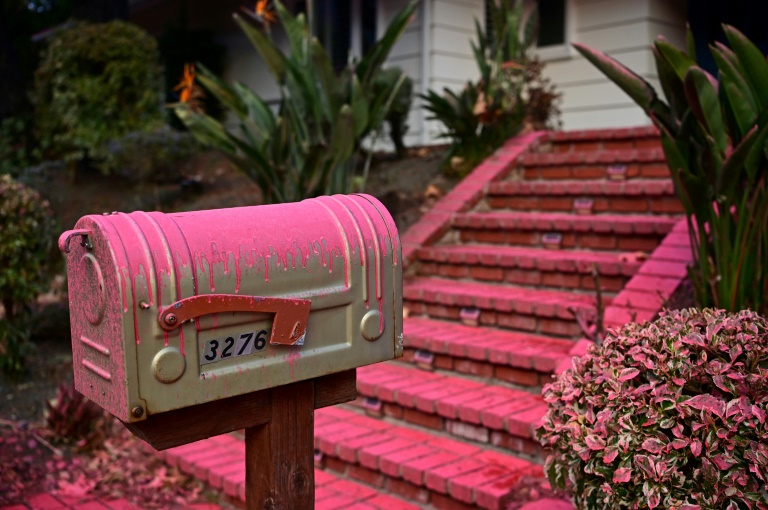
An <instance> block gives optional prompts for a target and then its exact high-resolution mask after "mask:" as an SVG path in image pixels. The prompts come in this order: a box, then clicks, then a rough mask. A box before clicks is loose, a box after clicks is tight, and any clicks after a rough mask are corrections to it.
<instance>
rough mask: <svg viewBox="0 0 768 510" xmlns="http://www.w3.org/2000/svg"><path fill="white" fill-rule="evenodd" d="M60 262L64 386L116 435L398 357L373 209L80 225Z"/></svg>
mask: <svg viewBox="0 0 768 510" xmlns="http://www.w3.org/2000/svg"><path fill="white" fill-rule="evenodd" d="M59 247H60V249H61V250H62V251H63V252H65V253H66V254H67V272H68V279H69V296H70V313H71V317H72V351H73V364H74V372H75V387H76V388H77V390H78V391H80V392H81V393H83V394H84V395H85V396H86V397H88V398H89V399H91V400H93V401H94V402H96V403H97V404H99V405H101V406H102V407H103V408H104V409H106V410H108V411H109V412H111V413H112V414H114V415H115V416H117V417H118V418H119V419H120V420H122V421H124V422H136V421H140V420H144V419H145V418H146V417H147V416H149V415H153V414H157V413H163V412H166V411H171V410H176V409H181V408H185V407H189V406H193V405H197V404H202V403H206V402H211V401H214V400H219V399H224V398H227V397H232V396H236V395H242V394H245V393H250V392H254V391H258V390H263V389H267V388H272V387H275V386H281V385H284V384H288V383H291V382H295V381H300V380H306V379H311V378H315V377H320V376H324V375H327V374H331V373H334V372H341V371H344V370H349V369H352V368H355V367H358V366H363V365H367V364H371V363H376V362H379V361H384V360H387V359H392V358H395V357H399V356H401V355H402V351H403V335H402V328H403V323H402V266H401V248H400V245H399V239H398V233H397V229H396V227H395V224H394V222H393V221H392V217H391V216H390V215H389V213H388V212H387V210H386V209H385V208H384V206H383V205H381V203H380V202H379V201H378V200H376V199H375V198H373V197H371V196H367V195H336V196H330V197H320V198H315V199H308V200H304V201H303V202H298V203H294V204H283V205H269V206H257V207H240V208H233V209H219V210H211V211H199V212H186V213H178V214H163V213H158V212H152V213H145V212H134V213H131V214H123V213H111V214H104V215H101V216H99V215H91V216H85V217H83V218H81V219H80V220H79V221H78V222H77V225H75V228H74V229H73V230H70V231H67V232H65V233H64V234H62V235H61V237H60V239H59Z"/></svg>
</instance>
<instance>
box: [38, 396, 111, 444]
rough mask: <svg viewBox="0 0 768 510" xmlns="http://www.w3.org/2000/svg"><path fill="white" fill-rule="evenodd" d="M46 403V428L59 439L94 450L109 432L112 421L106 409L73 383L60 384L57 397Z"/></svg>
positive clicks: (49, 433)
mask: <svg viewBox="0 0 768 510" xmlns="http://www.w3.org/2000/svg"><path fill="white" fill-rule="evenodd" d="M45 407H46V410H47V416H46V419H45V421H46V425H47V432H48V435H50V436H51V438H52V439H53V440H54V441H56V442H57V443H64V444H70V445H73V446H74V447H75V448H77V449H78V450H80V451H84V450H91V449H93V448H94V447H97V446H101V444H102V443H103V442H104V439H105V438H106V436H107V435H108V432H109V426H110V424H111V422H110V420H109V419H108V417H107V415H106V413H105V412H104V411H103V410H102V409H101V408H100V407H99V406H98V405H96V404H94V403H93V402H91V401H90V400H88V399H87V398H85V397H84V396H83V394H82V393H80V392H79V391H77V390H76V389H75V387H74V386H73V385H72V384H62V385H60V386H59V392H58V394H57V396H56V398H55V399H53V400H50V401H46V403H45Z"/></svg>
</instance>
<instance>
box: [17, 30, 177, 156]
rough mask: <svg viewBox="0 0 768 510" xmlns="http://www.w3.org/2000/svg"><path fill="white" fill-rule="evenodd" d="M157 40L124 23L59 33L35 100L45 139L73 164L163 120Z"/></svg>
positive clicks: (39, 74) (47, 53)
mask: <svg viewBox="0 0 768 510" xmlns="http://www.w3.org/2000/svg"><path fill="white" fill-rule="evenodd" d="M157 55H158V53H157V43H156V42H155V39H154V38H153V37H151V36H150V35H149V34H147V33H146V32H144V31H143V30H142V29H140V28H139V27H137V26H135V25H131V24H128V23H125V22H122V21H111V22H109V23H98V24H90V23H82V22H81V23H75V24H73V25H71V26H70V27H68V28H66V29H63V30H61V31H59V32H57V33H56V34H55V35H54V36H53V38H52V40H51V42H50V45H49V46H48V48H47V49H46V51H45V53H44V55H43V58H42V61H41V62H40V66H39V67H38V69H37V71H36V72H35V87H34V90H33V92H32V100H33V102H34V104H35V109H36V120H37V122H38V128H39V130H40V135H41V136H40V137H41V138H42V139H50V140H51V142H52V148H53V149H54V151H55V153H56V155H58V156H61V157H64V158H66V159H68V160H70V161H71V160H79V159H83V158H84V157H86V156H90V155H91V154H92V153H93V152H95V151H96V150H97V149H98V148H99V146H101V145H102V144H103V143H104V142H106V141H108V140H111V139H113V138H117V137H119V136H122V135H124V134H126V133H129V132H131V131H136V130H138V129H143V128H146V127H147V126H152V125H154V124H156V123H158V122H160V121H161V119H162V101H161V99H162V98H161V83H162V71H161V69H160V65H159V64H158V56H157Z"/></svg>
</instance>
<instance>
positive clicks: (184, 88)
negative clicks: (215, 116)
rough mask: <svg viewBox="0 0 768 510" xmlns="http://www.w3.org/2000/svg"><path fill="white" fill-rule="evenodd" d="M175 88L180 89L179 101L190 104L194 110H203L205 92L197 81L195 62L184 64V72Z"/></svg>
mask: <svg viewBox="0 0 768 510" xmlns="http://www.w3.org/2000/svg"><path fill="white" fill-rule="evenodd" d="M173 90H174V91H179V102H181V103H184V104H186V105H188V106H189V108H190V109H191V110H192V111H193V112H197V113H202V112H203V105H202V102H201V101H200V100H201V99H202V98H203V97H205V93H203V90H202V89H201V88H200V86H199V85H198V84H197V83H195V65H194V64H184V74H183V75H182V77H181V80H180V81H179V83H178V85H176V86H175V87H174V88H173Z"/></svg>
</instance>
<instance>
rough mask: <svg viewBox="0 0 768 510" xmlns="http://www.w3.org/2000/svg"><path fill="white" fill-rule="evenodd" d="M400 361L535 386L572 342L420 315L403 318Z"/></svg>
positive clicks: (548, 375) (543, 381)
mask: <svg viewBox="0 0 768 510" xmlns="http://www.w3.org/2000/svg"><path fill="white" fill-rule="evenodd" d="M403 332H404V333H403V336H404V347H405V348H404V354H403V357H402V358H401V359H400V360H399V361H401V362H403V363H411V364H413V365H415V366H417V367H419V368H421V369H422V370H428V371H431V370H440V371H454V372H457V373H461V374H467V375H472V376H478V377H484V378H487V379H496V380H498V381H504V382H507V383H511V384H514V385H518V386H522V387H527V388H530V389H540V388H541V386H543V385H544V384H547V383H548V382H550V380H551V376H552V373H553V372H554V371H555V369H556V368H557V366H558V365H559V364H560V362H562V361H563V360H564V359H568V358H570V357H571V356H570V355H569V351H570V350H571V349H572V348H573V347H574V343H573V341H572V340H564V339H560V338H551V337H547V336H540V335H534V334H530V333H516V332H511V331H502V330H498V329H489V328H481V327H478V326H468V325H464V324H458V323H456V322H447V321H440V320H434V319H426V318H424V317H406V318H405V320H404V321H403Z"/></svg>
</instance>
